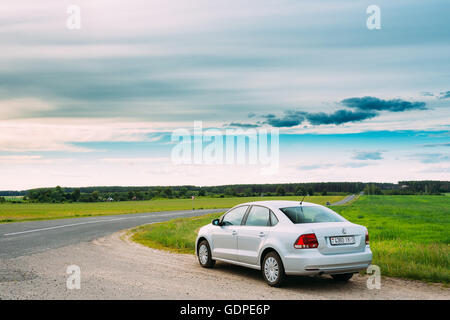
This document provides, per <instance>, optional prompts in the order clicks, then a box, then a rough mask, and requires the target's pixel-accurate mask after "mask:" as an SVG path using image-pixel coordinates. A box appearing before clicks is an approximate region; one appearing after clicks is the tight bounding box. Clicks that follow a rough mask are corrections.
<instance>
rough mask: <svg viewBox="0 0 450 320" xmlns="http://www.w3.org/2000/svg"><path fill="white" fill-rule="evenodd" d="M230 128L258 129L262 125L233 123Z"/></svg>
mask: <svg viewBox="0 0 450 320" xmlns="http://www.w3.org/2000/svg"><path fill="white" fill-rule="evenodd" d="M228 126H229V127H236V128H247V129H249V128H258V127H260V125H258V124H253V123H240V122H231V123H230V124H228Z"/></svg>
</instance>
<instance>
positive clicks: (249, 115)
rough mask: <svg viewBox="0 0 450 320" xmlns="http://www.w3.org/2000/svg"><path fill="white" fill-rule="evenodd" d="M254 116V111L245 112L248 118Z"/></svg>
mask: <svg viewBox="0 0 450 320" xmlns="http://www.w3.org/2000/svg"><path fill="white" fill-rule="evenodd" d="M255 116H256V113H254V112H249V113H248V114H247V117H249V118H253V117H255Z"/></svg>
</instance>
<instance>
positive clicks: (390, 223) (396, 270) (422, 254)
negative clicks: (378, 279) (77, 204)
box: [132, 196, 450, 285]
mask: <svg viewBox="0 0 450 320" xmlns="http://www.w3.org/2000/svg"><path fill="white" fill-rule="evenodd" d="M324 198H325V197H324ZM324 201H325V202H326V201H327V200H324ZM321 203H323V202H321ZM333 209H334V210H335V211H337V212H339V213H340V214H342V215H343V216H344V217H345V218H347V219H348V220H350V221H352V222H354V223H357V224H362V225H364V226H366V227H367V228H368V229H369V233H370V245H371V248H372V252H373V254H374V257H373V264H376V265H378V266H380V268H381V274H382V275H385V276H394V277H402V278H408V279H416V280H423V281H429V282H441V283H444V284H446V285H448V283H449V280H450V250H449V241H450V238H449V237H450V198H449V197H445V196H362V197H360V198H359V199H358V200H357V201H354V202H352V203H351V204H348V205H346V206H341V207H334V208H333ZM218 216H220V214H211V215H205V216H201V217H195V218H185V219H175V220H171V221H168V222H163V223H158V224H151V225H146V226H141V227H138V228H135V229H134V230H132V231H133V233H134V234H133V240H135V241H137V242H139V243H142V244H144V245H147V246H149V247H153V248H158V249H165V250H169V251H172V252H178V253H191V254H193V253H194V245H195V238H196V234H197V231H198V229H199V228H200V227H201V226H203V225H205V224H207V223H210V222H211V220H212V219H214V218H216V217H218Z"/></svg>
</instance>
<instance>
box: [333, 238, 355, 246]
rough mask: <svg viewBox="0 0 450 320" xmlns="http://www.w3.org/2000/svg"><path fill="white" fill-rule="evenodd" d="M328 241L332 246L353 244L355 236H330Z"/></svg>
mask: <svg viewBox="0 0 450 320" xmlns="http://www.w3.org/2000/svg"><path fill="white" fill-rule="evenodd" d="M330 242H331V244H332V245H333V246H339V245H345V244H354V243H355V237H353V236H350V237H331V238H330Z"/></svg>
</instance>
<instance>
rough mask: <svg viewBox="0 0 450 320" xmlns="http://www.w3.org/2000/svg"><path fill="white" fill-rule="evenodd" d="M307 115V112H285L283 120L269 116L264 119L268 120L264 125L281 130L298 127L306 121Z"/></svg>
mask: <svg viewBox="0 0 450 320" xmlns="http://www.w3.org/2000/svg"><path fill="white" fill-rule="evenodd" d="M305 114H306V112H301V111H294V110H288V111H285V113H284V116H283V117H281V118H277V117H276V116H275V115H273V114H268V115H265V116H263V117H264V118H266V119H267V120H266V121H265V122H264V123H267V124H269V125H271V126H272V127H276V128H281V127H295V126H298V125H299V124H300V123H302V122H303V121H305Z"/></svg>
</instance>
